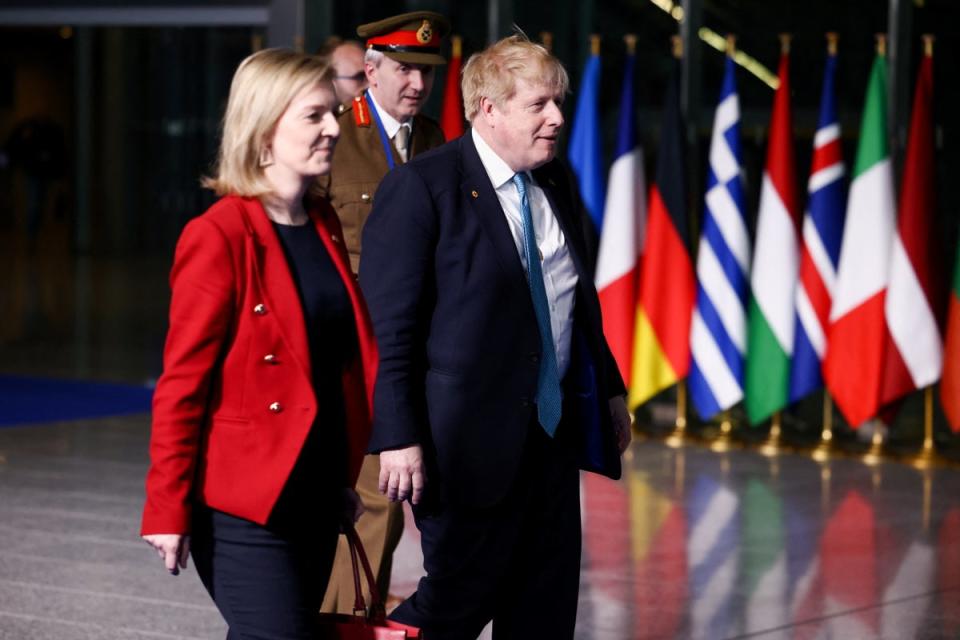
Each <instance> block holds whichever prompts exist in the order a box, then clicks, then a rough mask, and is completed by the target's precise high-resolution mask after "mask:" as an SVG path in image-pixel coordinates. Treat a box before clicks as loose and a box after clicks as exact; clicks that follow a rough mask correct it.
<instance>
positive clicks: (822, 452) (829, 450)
mask: <svg viewBox="0 0 960 640" xmlns="http://www.w3.org/2000/svg"><path fill="white" fill-rule="evenodd" d="M810 457H811V458H813V459H814V460H816V461H817V462H826V461H827V460H829V459H830V458H831V457H833V400H832V399H831V398H830V392H829V391H827V390H826V389H824V390H823V430H822V431H821V432H820V444H818V445H817V447H816V448H815V449H814V450H813V451H812V452H811V453H810Z"/></svg>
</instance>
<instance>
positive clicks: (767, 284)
mask: <svg viewBox="0 0 960 640" xmlns="http://www.w3.org/2000/svg"><path fill="white" fill-rule="evenodd" d="M779 78H780V87H779V88H778V89H777V92H776V94H775V95H774V98H773V117H772V118H771V121H770V142H769V144H768V146H767V167H766V169H765V170H764V172H763V186H762V187H761V191H760V213H759V214H758V215H757V239H756V242H755V243H754V249H753V251H754V254H753V265H752V266H751V268H750V288H751V295H750V308H749V311H748V325H747V363H746V373H745V384H744V387H745V389H744V404H745V405H746V409H747V416H748V417H749V418H750V422H751V423H752V424H757V423H758V422H760V421H762V420H766V419H767V418H769V417H770V415H771V414H773V413H774V412H775V411H779V410H781V409H783V408H784V407H785V406H786V405H787V403H788V401H789V395H788V389H789V386H790V360H791V358H792V356H793V340H794V336H793V329H794V322H795V318H794V315H795V314H794V305H793V301H794V294H795V291H796V287H797V272H798V269H799V267H798V263H799V255H798V253H799V251H798V247H797V227H798V226H799V224H798V222H799V218H800V215H799V209H800V207H799V205H798V203H797V201H798V198H797V185H796V177H795V176H796V161H795V159H794V153H793V125H792V117H791V114H790V55H789V53H787V52H786V51H784V52H783V53H782V54H781V56H780V71H779Z"/></svg>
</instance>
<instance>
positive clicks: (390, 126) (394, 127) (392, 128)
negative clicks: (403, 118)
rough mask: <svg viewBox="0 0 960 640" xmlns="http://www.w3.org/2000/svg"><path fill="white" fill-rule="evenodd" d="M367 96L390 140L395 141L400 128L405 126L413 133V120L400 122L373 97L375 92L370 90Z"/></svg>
mask: <svg viewBox="0 0 960 640" xmlns="http://www.w3.org/2000/svg"><path fill="white" fill-rule="evenodd" d="M367 96H368V97H369V98H370V101H371V102H372V103H373V106H374V108H375V109H376V110H377V115H378V116H380V122H382V123H383V130H384V131H385V132H386V133H387V137H388V138H390V139H391V140H393V136H395V135H397V131H399V130H400V127H402V126H404V125H406V126H408V127H410V131H411V132H413V123H412V122H411V120H412V118H411V120H408V121H407V122H400V121H399V120H397V119H396V118H394V117H393V116H392V115H390V114H389V113H387V112H386V111H385V110H384V109H382V108H381V107H380V104H379V103H378V102H377V99H376V98H374V97H373V91H370V90H369V89H368V90H367Z"/></svg>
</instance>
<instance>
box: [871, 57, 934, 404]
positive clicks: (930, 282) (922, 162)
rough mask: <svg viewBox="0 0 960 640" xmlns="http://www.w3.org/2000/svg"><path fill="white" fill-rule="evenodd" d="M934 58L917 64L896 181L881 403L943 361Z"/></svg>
mask: <svg viewBox="0 0 960 640" xmlns="http://www.w3.org/2000/svg"><path fill="white" fill-rule="evenodd" d="M935 173H936V170H935V168H934V164H933V57H932V56H931V55H925V56H924V57H923V60H922V61H921V63H920V71H919V74H918V77H917V87H916V92H915V93H914V98H913V114H912V116H911V119H910V138H909V141H908V143H907V156H906V159H905V161H904V165H903V181H902V182H901V186H900V215H899V219H898V220H897V232H896V234H895V235H894V240H893V246H892V251H891V256H890V282H889V284H888V285H887V297H886V301H885V305H884V311H885V316H886V320H887V337H886V348H885V349H884V355H885V358H886V361H885V367H884V376H883V383H882V386H881V390H880V403H881V405H883V404H888V403H890V402H893V401H895V400H897V399H899V398H901V397H902V396H905V395H906V394H908V393H910V392H911V391H914V390H915V389H921V388H923V387H926V386H929V385H931V384H933V383H934V382H936V381H937V380H938V379H939V378H940V372H941V369H942V365H943V340H942V338H941V333H940V329H941V326H940V324H939V322H940V321H942V318H937V315H938V314H937V313H936V312H935V311H934V310H935V309H936V310H937V311H939V310H940V307H939V305H938V304H936V303H935V298H938V297H939V296H936V295H935V294H936V292H937V290H938V289H939V287H936V286H934V280H935V278H936V276H937V275H938V274H937V272H936V269H937V268H938V267H939V264H938V263H939V260H937V252H936V250H935V248H936V246H937V241H936V239H935V238H934V236H933V233H934V230H933V214H934V209H935V206H936V205H935V202H934V198H935V194H934V174H935Z"/></svg>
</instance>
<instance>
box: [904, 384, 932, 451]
mask: <svg viewBox="0 0 960 640" xmlns="http://www.w3.org/2000/svg"><path fill="white" fill-rule="evenodd" d="M933 386H934V385H932V384H931V385H930V386H928V387H927V388H925V389H924V390H923V446H922V447H921V448H920V453H918V454H917V455H915V456H913V457H912V458H909V459H908V460H907V462H908V463H909V464H910V465H912V466H914V467H916V468H917V469H929V468H931V467H933V466H935V465H936V464H937V461H938V456H937V451H936V449H935V447H934V442H933Z"/></svg>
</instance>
